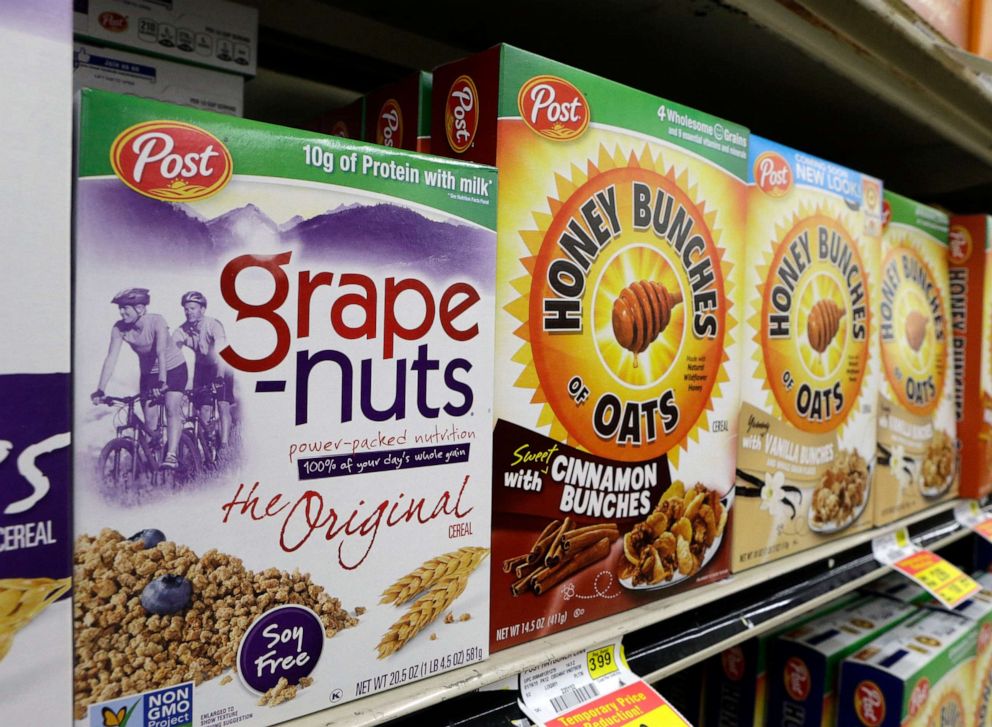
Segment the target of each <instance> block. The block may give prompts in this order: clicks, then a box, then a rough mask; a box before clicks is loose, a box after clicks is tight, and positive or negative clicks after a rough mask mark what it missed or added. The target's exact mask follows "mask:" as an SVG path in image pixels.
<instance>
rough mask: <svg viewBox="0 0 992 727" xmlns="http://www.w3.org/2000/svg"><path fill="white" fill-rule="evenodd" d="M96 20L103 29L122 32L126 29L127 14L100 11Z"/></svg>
mask: <svg viewBox="0 0 992 727" xmlns="http://www.w3.org/2000/svg"><path fill="white" fill-rule="evenodd" d="M97 22H99V23H100V26H101V27H102V28H103V29H104V30H109V31H110V32H111V33H123V32H124V31H125V30H127V16H126V15H121V14H120V13H114V12H109V11H108V12H106V13H100V17H99V18H97Z"/></svg>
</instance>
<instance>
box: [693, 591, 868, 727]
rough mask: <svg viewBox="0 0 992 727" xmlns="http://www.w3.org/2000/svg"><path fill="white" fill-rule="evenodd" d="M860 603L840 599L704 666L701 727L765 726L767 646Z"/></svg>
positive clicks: (849, 596)
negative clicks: (704, 683) (790, 633)
mask: <svg viewBox="0 0 992 727" xmlns="http://www.w3.org/2000/svg"><path fill="white" fill-rule="evenodd" d="M858 600H860V596H858V594H856V593H850V594H847V595H846V596H842V597H840V598H838V599H837V600H835V601H832V602H831V603H829V604H828V605H826V606H824V607H823V608H821V609H817V610H816V611H813V612H812V613H810V614H807V615H806V616H803V617H802V618H799V619H796V620H795V621H793V622H792V623H790V624H789V625H788V626H785V627H784V628H780V629H777V630H775V631H771V632H769V633H767V634H763V635H761V636H756V637H754V638H752V639H748V640H747V641H744V642H742V643H740V644H737V645H735V646H731V647H730V648H728V649H724V650H723V651H722V652H721V653H720V654H719V655H717V656H714V657H713V658H711V659H709V660H708V661H707V662H706V686H705V693H704V704H703V710H704V712H703V715H704V717H705V719H704V721H703V724H705V725H719V727H752V725H764V724H765V712H766V709H767V702H768V682H767V678H766V677H767V672H766V669H767V664H768V646H769V644H770V643H772V642H773V641H774V640H775V639H777V638H779V637H780V636H782V635H783V634H785V633H787V632H789V631H792V630H793V629H795V628H798V627H799V626H801V625H802V624H804V623H807V622H809V621H813V620H815V619H818V618H822V617H823V616H826V615H827V614H830V613H833V612H834V611H837V610H840V609H842V608H846V607H847V606H849V605H851V604H852V603H854V602H855V601H858Z"/></svg>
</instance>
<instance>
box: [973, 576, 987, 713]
mask: <svg viewBox="0 0 992 727" xmlns="http://www.w3.org/2000/svg"><path fill="white" fill-rule="evenodd" d="M972 577H973V578H974V579H975V580H976V581H978V583H979V585H981V587H982V589H983V597H982V598H981V599H975V600H976V601H977V602H978V604H981V603H982V601H986V602H987V601H988V599H989V598H990V597H992V595H990V594H992V574H990V573H982V572H976V573H973V574H972ZM971 608H972V610H973V612H975V613H976V614H977V616H978V618H977V619H976V620H978V621H979V626H978V644H977V646H976V655H975V665H974V669H973V670H972V678H971V689H970V690H969V692H970V696H971V698H972V699H973V700H974V704H973V708H974V721H973V722H972V724H974V725H975V727H990V726H992V617H990V613H989V612H990V611H992V609H982V608H981V606H980V605H973V606H972V607H971Z"/></svg>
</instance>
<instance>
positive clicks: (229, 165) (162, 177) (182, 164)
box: [110, 121, 234, 202]
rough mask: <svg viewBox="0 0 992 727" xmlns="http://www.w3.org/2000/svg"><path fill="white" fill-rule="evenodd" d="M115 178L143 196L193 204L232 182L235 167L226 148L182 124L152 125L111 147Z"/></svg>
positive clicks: (123, 135) (123, 136) (121, 136)
mask: <svg viewBox="0 0 992 727" xmlns="http://www.w3.org/2000/svg"><path fill="white" fill-rule="evenodd" d="M110 164H111V166H112V167H113V169H114V173H115V174H116V175H117V176H118V178H119V179H120V180H121V181H122V182H124V184H126V185H127V186H128V187H130V188H131V189H133V190H134V191H135V192H137V193H138V194H143V195H145V196H146V197H151V198H152V199H158V200H164V201H166V202H192V201H194V200H197V199H204V198H206V197H210V196H211V195H214V194H216V193H217V192H219V191H220V190H221V189H223V188H224V186H225V185H226V184H227V183H228V182H229V181H230V180H231V175H232V174H233V172H234V162H233V160H232V159H231V153H230V152H229V151H228V150H227V147H226V146H224V143H223V142H222V141H221V140H220V139H218V138H217V137H216V136H214V135H213V134H210V133H208V132H206V131H204V130H203V129H201V128H199V127H196V126H193V125H192V124H185V123H182V122H179V121H148V122H145V123H141V124H136V125H135V126H132V127H130V128H128V129H125V130H124V131H123V132H121V133H120V134H119V135H118V137H117V138H116V139H115V140H114V143H113V145H112V146H111V147H110Z"/></svg>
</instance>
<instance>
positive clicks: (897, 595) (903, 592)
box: [861, 572, 933, 606]
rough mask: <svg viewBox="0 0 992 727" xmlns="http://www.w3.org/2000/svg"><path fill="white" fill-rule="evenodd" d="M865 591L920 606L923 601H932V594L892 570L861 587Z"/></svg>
mask: <svg viewBox="0 0 992 727" xmlns="http://www.w3.org/2000/svg"><path fill="white" fill-rule="evenodd" d="M861 590H862V591H863V592H865V593H872V594H875V595H877V596H885V597H886V598H894V599H895V600H897V601H899V602H901V603H909V604H912V605H914V606H922V605H923V604H925V603H931V602H933V596H931V595H930V593H929V592H928V591H927V590H926V589H925V588H923V587H922V586H919V585H917V584H916V581H912V580H910V579H909V578H907V577H906V576H905V575H903V574H902V573H896V572H892V573H889V574H888V575H886V576H884V577H883V578H879V579H878V580H877V581H873V582H871V583H869V584H868V585H867V586H865V587H864V588H862V589H861Z"/></svg>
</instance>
